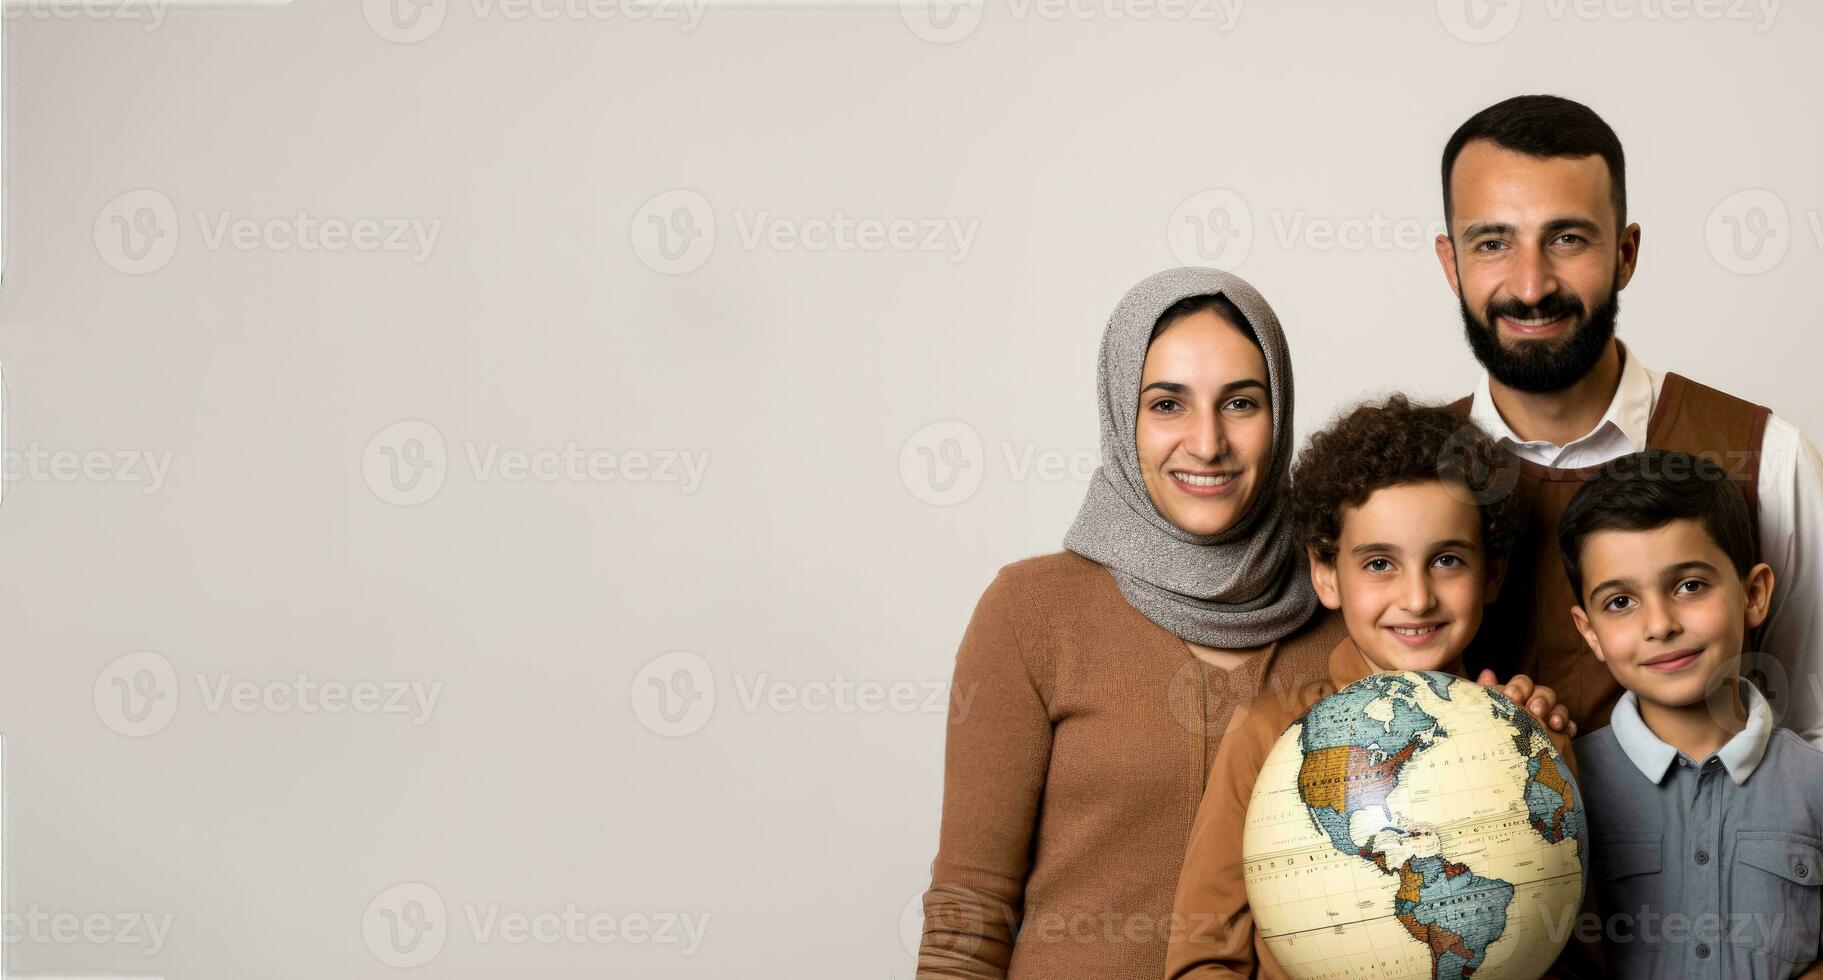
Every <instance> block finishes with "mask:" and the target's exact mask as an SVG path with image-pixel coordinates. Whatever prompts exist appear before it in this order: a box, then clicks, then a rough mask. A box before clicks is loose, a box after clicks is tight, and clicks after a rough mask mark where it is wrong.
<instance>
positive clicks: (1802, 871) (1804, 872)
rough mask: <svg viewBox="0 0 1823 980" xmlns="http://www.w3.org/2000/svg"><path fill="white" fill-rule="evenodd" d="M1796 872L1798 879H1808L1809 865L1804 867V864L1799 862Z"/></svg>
mask: <svg viewBox="0 0 1823 980" xmlns="http://www.w3.org/2000/svg"><path fill="white" fill-rule="evenodd" d="M1796 870H1797V872H1798V877H1800V878H1808V877H1810V867H1809V865H1806V864H1805V863H1804V862H1802V861H1799V862H1798V867H1797V869H1796Z"/></svg>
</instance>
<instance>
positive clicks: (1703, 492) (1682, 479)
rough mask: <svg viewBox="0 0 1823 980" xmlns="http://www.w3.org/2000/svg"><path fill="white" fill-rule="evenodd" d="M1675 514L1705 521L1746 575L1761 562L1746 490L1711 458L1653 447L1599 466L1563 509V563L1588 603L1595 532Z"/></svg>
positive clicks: (1664, 520)
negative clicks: (1589, 550) (1586, 558)
mask: <svg viewBox="0 0 1823 980" xmlns="http://www.w3.org/2000/svg"><path fill="white" fill-rule="evenodd" d="M1675 520H1693V521H1696V522H1698V523H1699V524H1701V525H1702V526H1703V530H1705V531H1707V532H1708V533H1709V537H1710V538H1711V539H1713V540H1714V541H1715V543H1716V545H1717V546H1718V547H1720V548H1721V549H1722V551H1724V552H1726V553H1727V555H1728V560H1729V561H1731V562H1733V563H1734V570H1735V573H1736V574H1738V575H1740V576H1741V578H1743V579H1745V578H1746V577H1747V573H1748V572H1749V571H1752V570H1753V566H1754V564H1755V563H1756V562H1758V561H1759V543H1758V540H1757V538H1756V535H1755V529H1754V521H1753V515H1752V513H1751V512H1749V511H1748V509H1747V496H1746V494H1743V493H1742V492H1741V488H1740V487H1738V486H1736V485H1735V482H1734V481H1733V480H1731V479H1729V478H1728V474H1727V473H1725V472H1723V471H1722V468H1721V467H1720V466H1717V465H1716V464H1715V463H1714V462H1713V461H1711V460H1708V459H1704V458H1703V457H1701V456H1691V455H1689V454H1688V453H1681V452H1677V451H1675V450H1664V449H1648V450H1646V451H1645V452H1638V453H1633V454H1631V455H1627V456H1622V457H1620V458H1619V459H1616V460H1613V461H1612V462H1610V463H1608V464H1606V465H1605V466H1603V467H1602V468H1601V472H1600V473H1598V474H1596V475H1595V476H1594V477H1593V478H1592V479H1590V480H1589V481H1588V482H1587V483H1584V484H1583V485H1582V486H1581V487H1580V488H1578V489H1577V491H1576V495H1575V496H1573V497H1571V498H1570V503H1569V505H1568V506H1566V507H1565V508H1564V512H1563V516H1562V518H1560V519H1559V522H1558V525H1557V545H1558V548H1559V549H1560V550H1561V551H1562V552H1563V568H1564V571H1565V572H1566V573H1568V574H1569V576H1570V587H1571V588H1572V589H1574V590H1575V591H1576V604H1577V605H1578V606H1580V605H1582V601H1583V594H1582V546H1583V542H1584V541H1585V540H1587V539H1588V537H1589V535H1591V534H1594V533H1595V532H1597V531H1652V530H1656V529H1658V528H1661V527H1664V526H1665V525H1667V524H1669V523H1671V522H1672V521H1675Z"/></svg>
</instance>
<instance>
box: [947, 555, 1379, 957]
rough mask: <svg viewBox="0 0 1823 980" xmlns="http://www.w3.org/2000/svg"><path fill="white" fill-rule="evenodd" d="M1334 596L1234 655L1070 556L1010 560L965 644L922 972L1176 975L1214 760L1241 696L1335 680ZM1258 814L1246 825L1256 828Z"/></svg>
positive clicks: (1338, 633) (1244, 699) (1338, 624)
mask: <svg viewBox="0 0 1823 980" xmlns="http://www.w3.org/2000/svg"><path fill="white" fill-rule="evenodd" d="M1344 635H1345V631H1344V629H1343V626H1342V619H1341V616H1340V615H1339V614H1335V613H1331V612H1330V611H1328V610H1324V609H1319V610H1318V611H1317V613H1316V614H1315V615H1314V616H1313V617H1312V619H1311V621H1310V622H1309V623H1306V624H1305V625H1304V627H1303V628H1302V629H1300V630H1299V631H1298V632H1296V633H1294V634H1292V635H1291V636H1288V637H1286V638H1284V639H1283V640H1280V641H1278V642H1277V643H1273V644H1270V645H1268V646H1266V647H1264V648H1261V649H1260V651H1259V652H1258V653H1257V654H1256V655H1254V656H1250V657H1248V658H1247V660H1246V661H1245V663H1244V664H1243V665H1241V666H1239V667H1236V668H1234V669H1233V670H1231V671H1229V670H1222V669H1220V668H1217V667H1213V666H1210V665H1208V664H1206V663H1205V662H1204V661H1203V660H1201V659H1199V658H1198V657H1197V656H1196V655H1195V654H1194V653H1193V652H1192V651H1191V650H1190V648H1189V647H1188V646H1187V645H1185V643H1184V642H1183V640H1181V639H1179V638H1178V637H1177V636H1175V635H1173V634H1172V633H1169V632H1167V631H1166V630H1164V629H1163V628H1161V627H1159V626H1157V625H1155V624H1154V623H1152V622H1151V621H1150V620H1148V619H1146V618H1145V617H1144V616H1142V615H1140V613H1139V612H1138V611H1137V610H1135V609H1134V608H1133V607H1132V606H1131V605H1129V604H1128V603H1127V601H1126V600H1125V599H1124V598H1122V597H1121V594H1120V590H1119V588H1118V586H1116V584H1115V582H1114V579H1113V576H1112V575H1110V574H1109V572H1108V570H1107V569H1106V568H1104V567H1103V566H1101V565H1099V564H1097V563H1095V562H1093V561H1090V560H1089V559H1087V558H1083V557H1081V556H1080V555H1076V554H1072V553H1070V552H1061V553H1058V554H1053V555H1046V556H1043V557H1039V558H1032V559H1029V560H1026V561H1022V562H1017V563H1015V564H1012V565H1008V566H1007V567H1005V568H1003V569H1001V570H1000V574H999V576H998V577H996V578H995V579H994V582H993V584H991V585H989V586H988V589H987V591H986V592H985V593H984V594H983V595H982V597H981V601H980V603H979V604H978V605H977V606H976V608H975V614H974V618H973V619H972V620H971V621H970V623H969V626H968V631H967V633H966V634H965V635H964V637H963V639H962V646H961V649H960V650H959V651H958V652H957V654H956V673H955V682H954V683H955V687H954V691H955V692H956V693H957V694H958V695H961V694H964V693H966V695H967V698H966V700H965V699H964V698H962V697H960V696H959V697H957V698H955V699H953V701H952V704H955V705H960V704H963V703H966V704H967V706H968V707H967V710H966V712H962V711H960V710H957V711H953V712H952V716H951V719H950V726H949V734H948V744H947V750H946V754H945V768H944V784H943V826H942V835H941V838H940V842H939V845H938V849H937V859H936V861H935V862H934V863H933V865H932V869H931V887H930V890H929V891H928V892H926V893H925V896H924V912H925V925H924V938H923V947H922V949H921V950H920V951H919V956H918V977H920V978H937V977H967V978H990V977H991V978H1000V977H1008V978H1012V980H1090V978H1094V980H1158V978H1160V977H1162V976H1163V975H1164V972H1165V946H1166V942H1167V940H1168V939H1169V938H1170V932H1171V921H1170V918H1171V901H1172V895H1173V893H1174V891H1175V889H1176V886H1177V876H1178V871H1179V869H1180V868H1181V867H1182V865H1183V857H1184V847H1185V844H1186V843H1187V842H1188V840H1189V837H1190V827H1191V824H1192V823H1193V822H1194V821H1195V819H1196V812H1197V805H1198V803H1199V802H1200V801H1201V800H1202V797H1203V788H1204V782H1205V780H1206V778H1207V774H1208V771H1209V765H1210V763H1211V762H1212V761H1213V759H1214V757H1215V751H1216V748H1217V746H1218V745H1219V743H1220V740H1221V736H1222V733H1223V732H1225V731H1226V730H1227V726H1228V721H1229V718H1230V716H1231V715H1232V714H1233V712H1234V709H1235V707H1236V706H1237V705H1243V704H1246V703H1248V702H1250V701H1251V700H1253V699H1254V698H1256V697H1258V696H1259V695H1260V694H1262V693H1266V692H1269V691H1279V690H1286V691H1289V690H1295V689H1297V688H1299V687H1300V686H1302V685H1304V684H1307V683H1311V682H1313V681H1320V680H1325V679H1327V676H1328V662H1329V654H1330V651H1331V650H1332V649H1334V647H1335V645H1336V643H1337V642H1338V641H1339V640H1340V639H1341V638H1342V637H1343V636H1344ZM1239 830H1240V828H1239V827H1238V826H1237V827H1236V828H1235V831H1236V833H1239Z"/></svg>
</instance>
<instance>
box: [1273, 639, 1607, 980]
mask: <svg viewBox="0 0 1823 980" xmlns="http://www.w3.org/2000/svg"><path fill="white" fill-rule="evenodd" d="M1587 836H1588V835H1587V827H1586V823H1585V819H1584V814H1583V810H1582V805H1581V796H1580V792H1579V790H1578V789H1577V787H1576V783H1575V778H1574V777H1573V776H1572V775H1571V774H1570V771H1569V768H1568V766H1567V765H1566V763H1565V762H1564V760H1563V757H1562V756H1561V755H1559V754H1558V753H1557V751H1556V749H1555V748H1554V747H1553V746H1552V745H1551V742H1550V739H1549V737H1548V736H1547V735H1546V734H1545V732H1544V729H1543V728H1542V727H1540V726H1539V725H1538V723H1537V722H1536V721H1534V720H1533V719H1532V717H1531V716H1530V715H1529V714H1527V713H1526V712H1525V711H1523V710H1521V709H1519V708H1518V707H1517V706H1516V705H1514V704H1513V703H1512V702H1511V701H1508V700H1507V699H1506V698H1505V697H1503V696H1501V695H1500V694H1499V693H1498V692H1496V691H1493V690H1492V689H1489V688H1486V687H1483V686H1481V685H1479V684H1474V683H1471V682H1469V681H1466V680H1464V679H1462V678H1459V677H1454V676H1451V675H1448V674H1442V673H1437V672H1429V671H1425V672H1417V671H1412V672H1401V673H1386V674H1374V675H1371V676H1369V677H1366V678H1363V679H1361V680H1359V681H1356V682H1355V683H1353V684H1350V685H1349V686H1347V687H1345V688H1343V689H1342V690H1340V691H1338V692H1336V693H1335V694H1333V695H1330V696H1329V697H1327V698H1324V699H1322V700H1321V701H1318V702H1317V703H1316V704H1314V705H1312V706H1311V707H1310V708H1309V709H1308V710H1307V711H1306V712H1305V713H1304V714H1303V715H1302V716H1301V717H1299V718H1298V719H1297V720H1296V721H1294V722H1292V724H1291V725H1289V726H1288V727H1287V728H1286V730H1285V732H1284V734H1283V735H1282V736H1281V737H1280V739H1279V741H1278V744H1277V745H1275V746H1274V748H1273V750H1272V752H1271V753H1269V754H1268V756H1267V758H1266V762H1265V764H1264V765H1263V766H1262V769H1261V774H1260V779H1259V781H1258V782H1257V783H1256V784H1255V787H1254V794H1253V799H1252V801H1251V803H1250V805H1249V807H1248V811H1247V825H1246V827H1245V828H1244V830H1243V840H1242V852H1243V857H1244V865H1245V873H1246V880H1247V892H1248V901H1249V905H1250V907H1251V911H1252V914H1253V917H1254V921H1255V924H1256V925H1257V926H1258V927H1259V929H1260V933H1261V937H1262V939H1264V941H1265V942H1266V944H1267V946H1268V948H1269V949H1271V950H1272V951H1273V954H1274V957H1275V959H1277V960H1278V962H1279V965H1280V967H1281V968H1283V969H1285V971H1286V972H1287V973H1289V974H1291V975H1292V976H1293V977H1297V978H1300V980H1302V978H1312V980H1315V978H1325V980H1339V978H1353V977H1367V976H1374V977H1381V976H1384V977H1407V976H1409V977H1433V978H1460V977H1469V976H1476V977H1483V978H1485V977H1522V978H1536V977H1538V976H1540V975H1542V974H1543V973H1544V972H1545V971H1546V970H1547V969H1549V967H1550V965H1551V962H1552V961H1553V960H1554V959H1555V958H1556V956H1557V953H1558V951H1559V950H1561V949H1562V946H1563V942H1564V940H1565V939H1567V937H1568V935H1569V931H1570V925H1571V924H1572V920H1573V917H1574V915H1575V914H1576V911H1577V909H1578V907H1579V906H1580V904H1581V900H1582V890H1583V882H1584V879H1585V877H1586V874H1587V870H1588V857H1587V854H1586V852H1585V845H1586V840H1587ZM1516 913H1519V914H1517V915H1516ZM1503 940H1505V942H1503Z"/></svg>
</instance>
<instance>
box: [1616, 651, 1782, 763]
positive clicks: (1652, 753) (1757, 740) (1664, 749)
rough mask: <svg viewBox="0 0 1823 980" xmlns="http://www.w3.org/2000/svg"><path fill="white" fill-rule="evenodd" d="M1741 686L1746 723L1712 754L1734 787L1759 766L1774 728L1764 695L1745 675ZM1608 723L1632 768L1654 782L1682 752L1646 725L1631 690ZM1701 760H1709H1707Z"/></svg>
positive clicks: (1619, 703)
mask: <svg viewBox="0 0 1823 980" xmlns="http://www.w3.org/2000/svg"><path fill="white" fill-rule="evenodd" d="M1740 685H1741V688H1740V690H1741V700H1742V701H1743V702H1745V704H1746V707H1747V725H1746V727H1744V728H1742V729H1741V730H1740V731H1739V732H1736V733H1735V735H1734V737H1733V738H1731V739H1729V740H1728V741H1727V743H1726V744H1724V745H1723V746H1722V747H1721V748H1719V749H1717V750H1715V755H1714V756H1713V758H1716V759H1719V760H1721V763H1722V768H1724V769H1726V770H1728V778H1730V779H1732V780H1734V784H1735V785H1736V786H1739V785H1741V784H1742V783H1745V782H1747V777H1748V776H1751V775H1753V771H1754V770H1755V769H1757V768H1759V765H1760V760H1761V759H1762V758H1764V757H1765V756H1766V743H1767V742H1769V741H1770V740H1771V739H1772V729H1773V724H1772V707H1771V706H1770V705H1768V704H1767V703H1766V698H1765V697H1763V696H1762V695H1761V694H1760V692H1759V689H1757V688H1755V687H1754V686H1753V684H1752V682H1750V681H1748V680H1747V679H1746V678H1741V680H1740ZM1608 724H1609V725H1611V726H1612V727H1613V728H1614V739H1615V741H1617V742H1619V743H1620V748H1621V751H1622V752H1625V753H1626V755H1627V758H1628V760H1629V761H1631V762H1632V763H1633V765H1634V767H1635V768H1637V769H1638V770H1639V771H1640V772H1641V773H1642V774H1644V775H1645V777H1646V778H1647V779H1650V780H1652V781H1653V782H1654V783H1660V782H1663V781H1664V779H1665V773H1666V771H1668V770H1669V769H1670V768H1671V763H1672V762H1674V761H1676V759H1677V757H1678V756H1679V755H1680V754H1681V753H1680V752H1678V750H1676V749H1674V748H1672V747H1671V746H1669V745H1666V744H1665V743H1664V742H1663V741H1662V740H1660V739H1659V737H1658V736H1657V735H1654V734H1652V729H1650V728H1647V727H1646V722H1645V720H1644V719H1642V718H1641V717H1640V716H1639V698H1638V697H1636V696H1635V695H1634V694H1633V692H1632V691H1628V692H1627V693H1625V694H1622V695H1621V696H1620V701H1619V702H1617V703H1616V704H1615V705H1614V712H1613V716H1612V717H1611V718H1609V719H1608ZM1703 761H1704V763H1707V762H1708V760H1707V759H1705V760H1703ZM1692 764H1695V763H1694V762H1693V763H1692Z"/></svg>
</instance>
